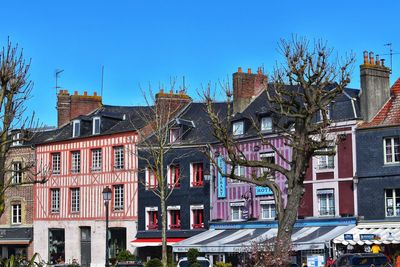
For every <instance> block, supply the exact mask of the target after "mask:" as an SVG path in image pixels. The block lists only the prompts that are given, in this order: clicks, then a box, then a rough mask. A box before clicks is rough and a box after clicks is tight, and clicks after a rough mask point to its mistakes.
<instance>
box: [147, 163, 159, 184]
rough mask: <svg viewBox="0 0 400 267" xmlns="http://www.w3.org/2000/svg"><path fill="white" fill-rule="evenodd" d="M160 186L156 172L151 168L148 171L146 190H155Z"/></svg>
mask: <svg viewBox="0 0 400 267" xmlns="http://www.w3.org/2000/svg"><path fill="white" fill-rule="evenodd" d="M157 185H158V183H157V176H156V173H155V170H154V169H153V168H151V167H148V168H147V169H146V189H154V188H156V187H157Z"/></svg>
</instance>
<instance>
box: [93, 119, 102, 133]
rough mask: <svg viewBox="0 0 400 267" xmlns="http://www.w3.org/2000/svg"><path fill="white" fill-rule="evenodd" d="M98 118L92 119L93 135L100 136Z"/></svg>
mask: <svg viewBox="0 0 400 267" xmlns="http://www.w3.org/2000/svg"><path fill="white" fill-rule="evenodd" d="M100 122H101V121H100V117H95V118H93V134H100Z"/></svg>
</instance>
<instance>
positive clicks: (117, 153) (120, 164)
mask: <svg viewBox="0 0 400 267" xmlns="http://www.w3.org/2000/svg"><path fill="white" fill-rule="evenodd" d="M114 168H115V169H117V170H121V169H123V168H124V147H122V146H119V147H114Z"/></svg>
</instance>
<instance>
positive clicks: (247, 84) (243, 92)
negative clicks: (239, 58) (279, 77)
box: [233, 67, 268, 113]
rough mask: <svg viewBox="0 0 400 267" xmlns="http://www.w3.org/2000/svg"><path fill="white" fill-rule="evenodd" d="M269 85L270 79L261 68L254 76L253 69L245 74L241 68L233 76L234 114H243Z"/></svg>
mask: <svg viewBox="0 0 400 267" xmlns="http://www.w3.org/2000/svg"><path fill="white" fill-rule="evenodd" d="M267 84H268V78H267V76H265V75H264V74H263V72H262V69H261V68H259V69H258V70H257V73H254V74H253V73H251V69H248V70H247V73H244V72H242V68H241V67H239V68H238V71H237V72H235V73H234V74H233V113H239V112H242V111H243V110H244V109H245V108H246V107H247V106H248V105H249V104H250V102H251V101H252V100H253V99H254V98H255V97H257V96H258V95H260V94H261V92H262V91H263V90H264V89H265V88H266V86H267Z"/></svg>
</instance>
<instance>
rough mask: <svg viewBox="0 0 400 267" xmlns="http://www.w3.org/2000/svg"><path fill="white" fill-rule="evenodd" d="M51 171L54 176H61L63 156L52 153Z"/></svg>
mask: <svg viewBox="0 0 400 267" xmlns="http://www.w3.org/2000/svg"><path fill="white" fill-rule="evenodd" d="M51 171H52V174H60V172H61V154H60V153H52V154H51Z"/></svg>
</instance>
